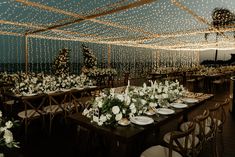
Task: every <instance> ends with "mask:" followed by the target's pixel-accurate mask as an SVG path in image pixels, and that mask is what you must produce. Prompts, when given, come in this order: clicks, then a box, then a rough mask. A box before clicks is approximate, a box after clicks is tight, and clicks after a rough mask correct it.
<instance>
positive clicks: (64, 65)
mask: <svg viewBox="0 0 235 157" xmlns="http://www.w3.org/2000/svg"><path fill="white" fill-rule="evenodd" d="M69 52H70V50H69V49H67V48H63V49H61V50H60V52H59V55H58V56H57V57H56V58H55V61H54V63H53V65H52V70H53V73H54V74H55V75H56V76H60V75H62V76H63V75H68V74H69Z"/></svg>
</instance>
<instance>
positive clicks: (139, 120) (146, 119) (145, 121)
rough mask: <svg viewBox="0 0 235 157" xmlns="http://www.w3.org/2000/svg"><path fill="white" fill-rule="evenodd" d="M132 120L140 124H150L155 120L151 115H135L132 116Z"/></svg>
mask: <svg viewBox="0 0 235 157" xmlns="http://www.w3.org/2000/svg"><path fill="white" fill-rule="evenodd" d="M130 121H131V122H132V123H134V124H138V125H148V124H151V123H153V122H154V120H153V119H152V118H150V117H147V116H135V117H131V118H130Z"/></svg>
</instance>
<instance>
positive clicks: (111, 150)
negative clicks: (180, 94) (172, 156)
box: [69, 94, 213, 157]
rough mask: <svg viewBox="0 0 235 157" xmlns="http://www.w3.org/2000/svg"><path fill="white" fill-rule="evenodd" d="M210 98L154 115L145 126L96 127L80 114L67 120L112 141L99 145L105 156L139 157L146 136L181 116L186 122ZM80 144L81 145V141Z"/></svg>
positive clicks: (207, 95)
mask: <svg viewBox="0 0 235 157" xmlns="http://www.w3.org/2000/svg"><path fill="white" fill-rule="evenodd" d="M212 98H213V94H203V95H202V96H200V97H197V99H198V100H199V101H198V102H197V103H193V104H188V107H187V108H184V109H174V110H175V113H174V114H172V115H157V114H155V115H153V116H151V118H153V120H154V123H152V124H149V125H145V126H142V125H136V124H132V123H131V124H130V125H128V126H117V127H115V128H113V127H107V126H98V125H97V124H95V123H92V122H91V121H90V119H89V118H87V117H85V116H83V115H82V113H76V114H73V115H70V116H69V119H70V120H71V122H72V123H73V124H74V125H76V126H78V127H83V128H86V129H87V130H88V131H89V132H90V135H91V136H92V135H93V136H95V135H98V136H100V137H102V138H104V139H108V141H109V142H110V141H112V142H111V143H109V144H107V142H106V146H105V145H102V143H99V144H100V145H102V146H101V149H104V150H105V151H106V152H105V154H106V156H112V157H113V156H119V157H120V156H122V157H125V156H126V157H135V156H139V155H140V153H141V151H143V149H144V146H143V144H142V143H143V141H144V140H145V138H146V137H147V136H148V135H150V134H158V133H159V128H160V127H161V126H163V125H164V124H166V123H168V122H170V121H172V120H174V119H177V118H179V117H181V116H183V119H184V120H185V121H186V120H187V119H188V113H189V112H191V111H193V110H194V109H195V108H197V107H199V106H201V105H203V104H204V103H205V102H206V101H207V100H209V99H212ZM81 136H82V135H81ZM80 142H81V143H83V142H82V141H80ZM87 142H88V143H87V144H88V145H90V146H91V145H92V142H91V141H87ZM107 145H108V147H107ZM110 145H112V146H110ZM91 150H92V148H91ZM88 153H89V152H88Z"/></svg>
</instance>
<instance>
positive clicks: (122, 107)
mask: <svg viewBox="0 0 235 157" xmlns="http://www.w3.org/2000/svg"><path fill="white" fill-rule="evenodd" d="M129 114H132V110H131V105H130V97H129V96H128V95H127V94H118V93H114V89H110V90H107V91H105V92H103V93H101V94H100V96H99V97H96V98H95V99H94V101H93V104H92V107H91V108H90V109H85V110H84V112H83V115H85V116H87V117H89V118H91V121H92V122H96V123H97V124H98V125H109V126H115V125H116V124H117V122H118V121H120V120H121V119H122V118H123V117H126V116H129Z"/></svg>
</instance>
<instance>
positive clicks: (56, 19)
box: [0, 0, 235, 76]
mask: <svg viewBox="0 0 235 157" xmlns="http://www.w3.org/2000/svg"><path fill="white" fill-rule="evenodd" d="M218 7H219V8H226V9H228V10H229V11H231V13H232V14H234V13H235V1H234V0H197V1H195V0H187V1H185V0H111V1H107V0H100V1H86V0H70V1H67V0H50V1H48V0H2V1H1V2H0V8H1V13H0V34H1V38H0V39H1V40H2V42H1V45H2V47H4V50H3V51H4V52H3V53H2V54H3V57H2V58H1V61H2V62H1V63H4V64H2V65H1V70H5V71H6V70H7V71H9V72H11V71H13V70H15V69H17V70H18V71H19V70H24V66H23V64H24V63H25V62H26V61H25V59H24V58H25V57H27V56H25V54H24V52H25V49H26V48H25V47H26V46H25V45H24V44H25V43H24V37H25V36H27V39H28V41H27V43H26V44H28V45H27V50H28V63H29V71H36V72H39V71H46V72H50V70H49V68H50V64H51V63H52V61H53V59H54V58H55V56H56V54H57V53H58V51H59V49H61V48H63V47H67V48H69V49H71V50H72V51H71V53H72V54H71V56H73V57H72V59H71V63H72V64H71V65H72V66H71V69H72V71H73V72H75V73H79V72H80V68H81V64H82V62H83V58H82V55H81V48H80V47H81V43H86V44H87V46H88V47H90V48H91V49H92V50H93V51H94V53H95V55H96V56H97V57H98V66H99V67H108V66H109V60H110V64H111V67H112V68H118V69H120V73H121V71H133V74H132V75H133V76H140V75H141V74H144V73H147V72H148V71H151V70H152V69H156V68H158V67H171V66H179V67H180V66H194V65H196V64H198V51H200V50H207V49H218V50H228V49H234V48H235V45H234V31H235V28H234V25H235V22H234V25H233V23H232V24H231V25H230V26H229V27H223V28H214V27H213V25H212V15H211V14H212V11H213V10H214V9H215V8H218ZM234 17H235V16H234ZM234 20H235V18H234ZM205 34H209V35H208V37H207V40H205ZM217 34H218V35H217ZM108 45H111V46H110V50H109V48H108ZM108 51H110V54H108ZM109 55H110V57H109ZM16 56H18V57H17V58H16ZM130 56H134V57H130ZM13 63H17V64H13ZM118 63H120V64H118ZM26 64H27V63H26ZM121 69H123V70H121ZM136 69H141V70H136ZM138 72H139V73H138Z"/></svg>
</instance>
